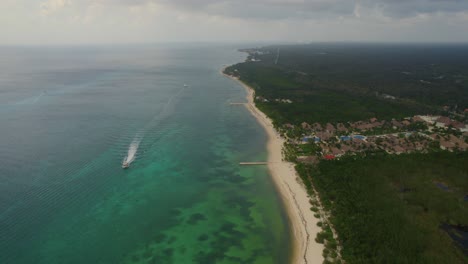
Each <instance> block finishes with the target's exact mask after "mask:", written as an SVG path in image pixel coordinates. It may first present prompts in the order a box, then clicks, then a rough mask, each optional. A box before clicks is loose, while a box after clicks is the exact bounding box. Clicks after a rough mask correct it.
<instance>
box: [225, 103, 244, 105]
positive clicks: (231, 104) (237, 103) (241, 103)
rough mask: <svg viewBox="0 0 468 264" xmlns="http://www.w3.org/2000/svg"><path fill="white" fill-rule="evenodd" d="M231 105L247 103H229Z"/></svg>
mask: <svg viewBox="0 0 468 264" xmlns="http://www.w3.org/2000/svg"><path fill="white" fill-rule="evenodd" d="M229 104H230V105H246V104H247V103H229Z"/></svg>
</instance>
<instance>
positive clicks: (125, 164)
mask: <svg viewBox="0 0 468 264" xmlns="http://www.w3.org/2000/svg"><path fill="white" fill-rule="evenodd" d="M129 167H130V164H129V163H128V162H126V161H124V163H122V169H128V168H129Z"/></svg>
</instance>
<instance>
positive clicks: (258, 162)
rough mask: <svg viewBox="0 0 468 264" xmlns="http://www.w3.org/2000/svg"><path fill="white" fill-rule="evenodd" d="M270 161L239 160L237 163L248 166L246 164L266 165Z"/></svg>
mask: <svg viewBox="0 0 468 264" xmlns="http://www.w3.org/2000/svg"><path fill="white" fill-rule="evenodd" d="M269 163H270V162H265V161H257V162H239V165H242V166H248V165H268V164H269Z"/></svg>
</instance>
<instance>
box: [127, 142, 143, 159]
mask: <svg viewBox="0 0 468 264" xmlns="http://www.w3.org/2000/svg"><path fill="white" fill-rule="evenodd" d="M140 142H141V139H139V138H135V139H134V140H133V141H132V143H131V144H130V146H129V147H128V153H127V157H125V159H124V163H127V164H130V163H132V162H133V161H134V160H135V158H136V153H137V151H138V147H139V146H140Z"/></svg>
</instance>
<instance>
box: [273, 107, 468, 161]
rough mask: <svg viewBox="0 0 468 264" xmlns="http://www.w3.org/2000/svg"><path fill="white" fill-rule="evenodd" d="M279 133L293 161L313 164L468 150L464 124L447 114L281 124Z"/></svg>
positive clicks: (467, 135) (466, 128)
mask: <svg viewBox="0 0 468 264" xmlns="http://www.w3.org/2000/svg"><path fill="white" fill-rule="evenodd" d="M281 131H282V133H283V134H284V135H285V136H286V137H287V138H288V143H289V144H288V146H289V148H291V147H292V148H294V152H295V153H296V154H297V161H300V162H304V163H317V162H319V161H320V160H322V159H326V160H330V159H339V158H340V157H342V156H344V155H357V154H365V153H371V152H375V151H385V152H386V153H388V154H402V153H412V152H420V153H427V152H429V151H437V150H447V151H466V150H468V125H467V124H465V123H463V122H460V121H458V120H454V119H451V118H449V117H447V116H430V115H427V116H422V115H417V116H413V117H408V118H405V119H403V120H395V119H392V120H378V119H377V118H371V119H370V120H364V121H357V122H347V123H336V124H332V123H327V124H325V125H321V124H319V123H314V124H308V123H306V122H303V123H302V124H301V125H300V126H295V125H293V124H285V125H283V127H282V130H281Z"/></svg>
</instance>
